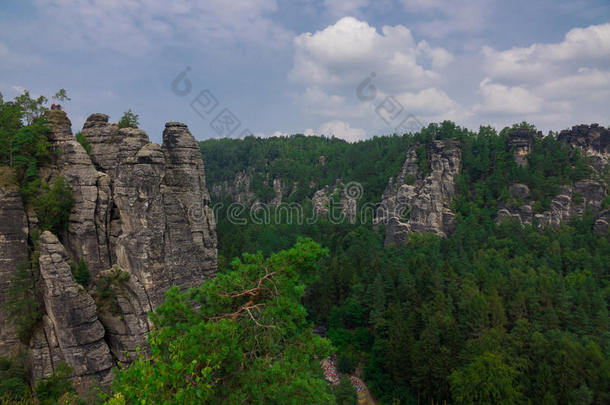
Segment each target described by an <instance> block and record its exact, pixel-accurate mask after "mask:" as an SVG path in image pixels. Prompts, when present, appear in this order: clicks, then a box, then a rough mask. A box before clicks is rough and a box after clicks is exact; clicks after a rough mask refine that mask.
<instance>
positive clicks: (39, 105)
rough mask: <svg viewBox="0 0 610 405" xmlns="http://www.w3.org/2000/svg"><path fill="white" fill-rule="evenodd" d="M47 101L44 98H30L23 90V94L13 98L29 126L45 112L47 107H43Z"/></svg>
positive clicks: (26, 91) (28, 93) (27, 92)
mask: <svg viewBox="0 0 610 405" xmlns="http://www.w3.org/2000/svg"><path fill="white" fill-rule="evenodd" d="M47 101H48V99H47V98H46V97H45V96H38V97H37V98H32V97H31V96H30V92H29V91H28V90H25V91H24V92H23V94H21V95H19V96H17V97H15V100H14V103H15V104H16V105H17V106H18V107H19V110H20V111H21V113H22V115H23V119H24V120H25V123H26V124H27V125H31V124H32V123H34V121H36V120H37V119H38V118H40V117H41V116H42V114H44V112H45V111H47V107H45V104H46V103H47Z"/></svg>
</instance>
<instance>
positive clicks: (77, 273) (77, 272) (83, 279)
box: [70, 258, 91, 289]
mask: <svg viewBox="0 0 610 405" xmlns="http://www.w3.org/2000/svg"><path fill="white" fill-rule="evenodd" d="M70 267H71V268H72V275H73V276H74V280H76V282H77V283H78V284H80V285H82V286H83V287H85V289H87V287H88V286H89V280H90V278H91V273H89V268H88V267H87V264H86V263H85V260H84V259H83V258H81V259H80V261H79V262H78V263H76V264H75V263H72V265H71V266H70Z"/></svg>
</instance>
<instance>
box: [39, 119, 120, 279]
mask: <svg viewBox="0 0 610 405" xmlns="http://www.w3.org/2000/svg"><path fill="white" fill-rule="evenodd" d="M45 118H46V119H47V121H48V124H49V128H50V129H51V132H50V134H49V142H50V143H51V147H52V150H53V152H54V156H55V161H54V162H53V165H52V166H51V167H49V168H46V170H44V171H46V172H47V176H46V180H47V181H49V182H52V181H54V179H55V178H56V177H57V176H63V177H65V178H66V180H67V181H68V183H69V184H70V187H71V189H72V198H73V199H74V207H73V208H72V211H71V212H70V221H69V226H68V232H67V234H66V237H65V241H64V244H65V247H66V248H67V250H68V252H69V253H70V256H71V257H72V258H73V259H80V258H83V259H84V260H85V262H86V263H87V266H88V268H89V271H91V273H92V274H93V275H95V274H97V273H98V272H100V271H102V270H104V269H107V268H109V267H110V266H111V261H110V259H111V255H110V250H109V243H108V240H107V233H106V230H105V229H100V228H101V227H102V228H103V227H104V226H105V222H106V217H107V215H108V210H109V206H108V204H109V196H110V189H109V188H108V180H107V179H106V176H105V175H104V174H103V173H99V172H98V171H97V170H96V169H95V167H94V166H93V164H92V162H91V159H90V158H89V156H88V155H87V152H86V151H85V149H84V148H83V147H82V146H81V144H80V143H78V141H76V139H75V138H74V136H73V135H72V129H71V123H70V120H69V119H68V116H67V115H66V113H65V112H64V111H60V110H50V111H47V112H46V113H45Z"/></svg>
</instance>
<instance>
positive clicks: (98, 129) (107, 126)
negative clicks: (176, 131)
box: [82, 113, 149, 177]
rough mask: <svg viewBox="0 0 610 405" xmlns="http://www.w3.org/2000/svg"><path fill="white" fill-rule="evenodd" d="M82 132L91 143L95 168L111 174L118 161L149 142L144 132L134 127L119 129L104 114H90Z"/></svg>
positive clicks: (132, 154)
mask: <svg viewBox="0 0 610 405" xmlns="http://www.w3.org/2000/svg"><path fill="white" fill-rule="evenodd" d="M82 132H83V135H85V137H86V138H87V140H88V141H89V144H90V145H91V160H92V161H93V163H94V164H95V166H96V167H97V169H98V170H100V171H102V172H104V173H112V174H113V175H114V171H115V170H116V168H117V167H118V165H119V163H120V162H122V161H123V160H124V159H126V158H128V157H131V156H134V155H135V154H136V153H137V152H138V151H139V150H140V149H141V148H142V147H143V146H144V145H146V144H147V143H149V140H148V136H147V135H146V132H144V131H143V130H141V129H136V128H122V129H119V126H118V124H116V123H109V122H108V116H107V115H106V114H99V113H97V114H92V115H90V116H89V118H87V121H85V124H84V125H83V130H82ZM112 177H114V176H112Z"/></svg>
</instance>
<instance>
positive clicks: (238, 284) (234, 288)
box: [114, 240, 334, 404]
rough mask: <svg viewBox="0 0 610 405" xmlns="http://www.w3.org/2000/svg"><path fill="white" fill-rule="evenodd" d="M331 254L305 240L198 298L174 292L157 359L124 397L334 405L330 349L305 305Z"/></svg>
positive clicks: (159, 324) (218, 280)
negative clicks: (308, 288)
mask: <svg viewBox="0 0 610 405" xmlns="http://www.w3.org/2000/svg"><path fill="white" fill-rule="evenodd" d="M324 255H325V251H324V250H323V249H321V248H320V246H319V245H317V244H316V243H314V242H312V241H308V240H299V241H298V242H297V244H296V245H295V247H294V248H292V249H289V250H286V251H282V252H278V253H276V254H273V255H271V256H270V257H269V258H267V259H263V257H262V255H260V254H258V255H250V254H245V255H244V256H243V257H242V259H235V260H234V261H233V262H232V264H231V270H229V271H227V272H225V273H221V274H219V275H218V276H217V277H215V278H214V279H211V280H208V281H207V282H206V283H205V284H203V285H202V286H201V287H199V288H197V289H194V290H192V291H190V292H186V293H180V292H179V291H178V289H177V288H172V289H170V291H169V292H168V293H167V296H166V301H165V303H164V304H163V305H161V306H160V307H159V308H158V309H157V311H156V312H155V313H154V315H153V316H152V320H153V322H154V325H155V329H154V330H153V331H152V332H151V334H150V338H149V343H150V347H151V356H150V358H145V357H142V358H140V359H138V360H137V361H136V362H135V363H134V364H132V365H131V366H130V367H128V368H124V369H123V370H121V372H120V373H119V375H118V378H117V380H116V383H115V387H114V389H115V391H116V392H120V393H121V394H122V396H123V397H124V398H125V400H126V401H127V402H128V403H149V402H154V403H176V402H178V403H214V404H216V403H227V404H233V403H243V402H247V403H260V404H302V403H309V404H329V403H333V402H334V397H333V395H332V393H331V392H330V391H329V388H328V386H327V384H326V382H325V381H324V380H323V378H322V371H321V368H320V361H321V360H322V359H323V358H324V357H325V356H327V355H328V353H329V350H330V346H329V345H328V343H327V342H326V341H325V340H323V339H322V338H320V337H318V336H316V335H313V334H312V332H311V328H310V325H309V323H308V322H307V321H306V312H305V309H304V308H303V306H302V305H301V302H300V300H301V298H302V296H303V293H304V290H305V285H304V283H303V282H304V281H311V280H312V279H313V278H314V276H315V273H316V265H317V263H318V261H319V260H320V259H321V258H322V257H323V256H324Z"/></svg>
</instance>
